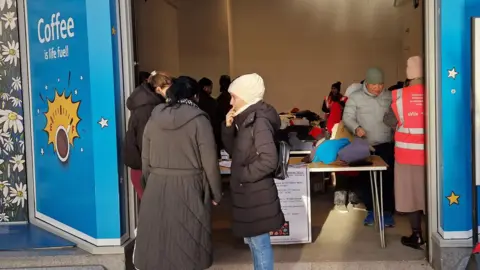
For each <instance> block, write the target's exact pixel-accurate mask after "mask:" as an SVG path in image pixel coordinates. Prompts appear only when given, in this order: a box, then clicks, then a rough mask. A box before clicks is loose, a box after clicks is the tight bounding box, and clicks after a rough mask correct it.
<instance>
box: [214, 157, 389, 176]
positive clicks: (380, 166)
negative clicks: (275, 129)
mask: <svg viewBox="0 0 480 270" xmlns="http://www.w3.org/2000/svg"><path fill="white" fill-rule="evenodd" d="M367 160H368V161H370V162H372V163H373V164H372V165H369V166H358V167H350V166H345V165H343V164H342V163H341V162H334V163H332V164H323V163H321V162H315V163H309V164H305V165H308V168H309V170H310V172H360V171H385V170H387V167H388V165H387V163H386V162H385V161H384V160H383V159H382V158H381V157H379V156H370V157H369V158H367ZM301 163H302V157H291V158H290V164H291V165H299V164H301ZM220 173H221V174H230V168H226V167H222V166H220Z"/></svg>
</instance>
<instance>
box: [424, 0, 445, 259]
mask: <svg viewBox="0 0 480 270" xmlns="http://www.w3.org/2000/svg"><path fill="white" fill-rule="evenodd" d="M423 4H424V25H423V27H424V55H425V59H424V66H425V75H426V76H425V86H426V89H427V91H425V92H426V93H425V95H426V96H425V101H426V102H425V103H426V112H427V113H426V139H427V142H426V154H427V166H426V174H427V181H426V187H427V189H426V191H427V200H426V202H427V213H428V221H427V238H428V239H427V247H428V252H427V258H428V261H429V262H430V264H432V262H433V256H434V255H435V254H433V238H434V237H435V236H437V235H438V224H439V218H440V216H441V213H440V212H439V210H440V209H439V203H440V201H439V197H438V196H439V194H440V193H439V191H438V188H439V186H438V179H439V178H438V176H439V168H438V159H437V154H438V149H439V145H438V133H439V129H438V125H437V116H438V115H439V107H438V106H437V104H438V102H437V101H438V98H437V95H436V93H437V89H438V87H437V86H439V77H438V76H437V74H438V70H439V66H438V63H439V61H438V51H439V44H440V42H439V40H440V39H439V27H438V26H439V21H438V20H439V17H438V12H437V10H438V4H439V3H438V1H437V0H425V1H424V3H423Z"/></svg>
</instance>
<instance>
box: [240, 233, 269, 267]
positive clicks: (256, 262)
mask: <svg viewBox="0 0 480 270" xmlns="http://www.w3.org/2000/svg"><path fill="white" fill-rule="evenodd" d="M245 241H246V242H247V244H248V246H249V247H250V251H251V252H252V258H253V269H254V270H273V249H272V243H271V242H270V234H268V233H264V234H261V235H258V236H254V237H245Z"/></svg>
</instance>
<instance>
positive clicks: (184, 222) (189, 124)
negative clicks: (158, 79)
mask: <svg viewBox="0 0 480 270" xmlns="http://www.w3.org/2000/svg"><path fill="white" fill-rule="evenodd" d="M199 91H200V89H199V86H198V84H197V82H196V81H195V80H194V79H192V78H190V77H185V76H181V77H179V78H178V79H174V81H173V84H172V86H171V87H170V89H169V90H168V91H167V103H166V104H160V105H158V106H157V107H156V108H155V109H154V111H153V112H152V116H151V117H150V120H149V121H148V123H147V125H146V127H145V132H144V135H143V152H142V165H143V177H144V179H146V189H145V193H144V196H143V201H142V207H141V208H140V215H139V223H138V231H137V239H136V247H135V251H134V252H135V259H134V264H135V267H136V268H138V269H139V270H160V269H161V270H183V269H185V270H201V269H207V268H209V267H210V266H211V265H212V260H213V256H212V255H213V250H212V242H211V234H212V228H211V205H212V204H213V205H216V204H218V203H219V202H220V200H221V197H222V189H221V179H220V169H219V166H218V159H217V153H216V151H215V140H214V137H213V131H212V127H211V126H210V124H209V121H208V116H207V114H206V113H205V112H203V111H202V110H200V109H199V108H198V106H197V105H196V103H195V100H196V95H198V92H199Z"/></svg>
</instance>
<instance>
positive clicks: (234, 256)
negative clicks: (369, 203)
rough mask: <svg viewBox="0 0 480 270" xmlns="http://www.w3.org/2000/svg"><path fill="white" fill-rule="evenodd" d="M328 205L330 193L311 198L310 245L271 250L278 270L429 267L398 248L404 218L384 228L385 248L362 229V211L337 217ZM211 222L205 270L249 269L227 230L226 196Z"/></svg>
mask: <svg viewBox="0 0 480 270" xmlns="http://www.w3.org/2000/svg"><path fill="white" fill-rule="evenodd" d="M332 201H333V199H332V194H331V193H330V194H329V193H327V194H316V195H314V196H312V227H313V229H312V230H313V243H311V244H305V245H281V246H280V245H277V246H274V252H275V261H276V265H277V267H278V269H292V270H296V269H372V270H374V269H429V268H428V267H429V266H428V264H427V263H426V262H425V252H424V251H422V250H414V249H411V248H407V247H404V246H403V245H401V244H400V237H401V236H402V235H407V234H409V233H410V231H409V225H408V220H407V219H406V218H405V217H402V216H396V222H397V226H396V227H395V228H390V229H387V231H386V239H387V248H386V249H382V248H381V247H380V239H379V235H378V233H377V232H375V230H374V228H373V227H365V226H363V218H364V217H365V214H366V212H365V211H362V210H356V209H350V211H349V212H348V213H340V212H337V211H334V210H332V206H333V205H332ZM213 220H214V222H213V227H214V232H213V238H214V247H215V258H214V261H215V264H214V266H213V267H212V268H211V269H227V268H228V269H251V267H252V266H251V265H249V263H251V257H250V251H249V249H248V247H247V246H246V245H245V244H243V241H242V240H241V239H235V238H234V237H233V236H232V234H231V231H230V224H231V222H230V204H229V198H228V197H226V198H225V199H224V200H223V201H222V204H221V205H220V206H218V207H216V208H215V209H214V218H213ZM235 267H239V268H235ZM242 267H246V268H242Z"/></svg>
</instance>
